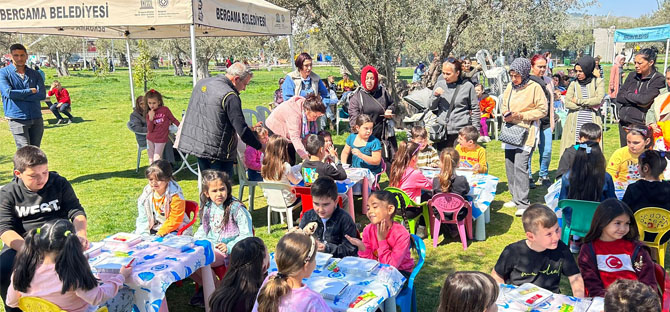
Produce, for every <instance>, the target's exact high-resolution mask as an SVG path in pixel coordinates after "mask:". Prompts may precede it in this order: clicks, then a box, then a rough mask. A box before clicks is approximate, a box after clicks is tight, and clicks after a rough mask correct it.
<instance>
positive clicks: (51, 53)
mask: <svg viewBox="0 0 670 312" xmlns="http://www.w3.org/2000/svg"><path fill="white" fill-rule="evenodd" d="M81 40H82V39H81V38H75V37H67V36H47V37H45V38H44V39H42V40H40V41H39V42H37V43H35V44H34V45H33V46H32V49H34V50H35V51H39V52H42V53H44V54H46V55H47V56H48V57H49V59H50V60H55V59H57V58H60V64H58V65H57V66H58V68H57V71H58V76H59V77H62V76H69V75H70V71H69V70H68V63H69V59H70V57H72V55H73V54H74V53H77V52H80V51H81ZM56 56H58V57H56ZM50 63H55V62H53V61H51V62H50Z"/></svg>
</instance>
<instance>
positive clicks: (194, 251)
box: [89, 236, 214, 312]
mask: <svg viewBox="0 0 670 312" xmlns="http://www.w3.org/2000/svg"><path fill="white" fill-rule="evenodd" d="M182 237H189V236H182ZM145 239H146V240H144V241H142V242H140V243H139V244H137V245H135V246H133V247H130V250H129V252H128V253H129V255H130V257H133V258H135V261H134V262H133V273H132V275H131V276H130V277H128V278H127V279H126V281H125V283H124V285H126V286H128V287H129V288H130V289H131V290H132V291H133V293H134V295H135V300H134V303H133V312H136V311H139V312H149V311H158V309H159V308H160V306H161V303H162V301H163V298H164V297H165V291H166V290H167V288H168V287H169V286H170V284H172V283H174V282H176V281H179V280H182V279H184V278H186V277H188V276H190V275H191V274H193V272H195V271H196V270H198V269H199V268H201V267H203V266H206V265H208V264H210V263H212V262H213V261H214V251H213V250H212V244H211V243H210V242H209V241H206V240H198V241H195V240H194V245H193V247H192V248H188V249H185V250H184V251H181V250H177V249H175V248H170V247H167V246H164V245H162V244H161V241H162V239H163V238H160V237H155V236H151V237H145ZM112 253H113V251H111V250H109V249H108V248H105V247H103V249H102V252H101V253H100V255H97V256H94V257H91V258H90V259H89V262H93V261H95V259H96V258H98V257H101V256H102V257H104V256H106V255H110V254H112Z"/></svg>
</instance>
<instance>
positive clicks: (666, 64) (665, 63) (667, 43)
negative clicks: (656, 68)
mask: <svg viewBox="0 0 670 312" xmlns="http://www.w3.org/2000/svg"><path fill="white" fill-rule="evenodd" d="M668 49H670V38H668V40H666V41H665V61H664V62H663V66H664V68H663V73H664V74H665V71H666V70H667V68H668Z"/></svg>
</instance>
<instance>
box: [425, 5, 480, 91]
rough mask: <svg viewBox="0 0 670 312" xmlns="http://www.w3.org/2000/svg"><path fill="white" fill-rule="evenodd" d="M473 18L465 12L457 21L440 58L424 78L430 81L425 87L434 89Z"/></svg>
mask: <svg viewBox="0 0 670 312" xmlns="http://www.w3.org/2000/svg"><path fill="white" fill-rule="evenodd" d="M472 18H473V16H472V15H471V14H470V12H469V11H468V10H464V11H463V12H461V14H460V15H459V16H458V18H457V19H456V25H455V26H454V28H453V29H452V30H451V32H450V33H449V38H447V40H445V41H444V45H442V51H441V53H440V56H439V57H436V58H435V59H433V62H432V63H431V64H430V67H428V73H427V74H426V75H425V76H424V77H426V78H429V79H424V80H422V81H424V82H423V83H424V85H425V86H426V87H428V88H432V87H433V86H434V85H435V83H437V77H439V76H440V74H442V65H441V64H442V62H443V61H444V60H446V59H447V57H449V54H450V53H451V51H453V50H454V47H455V46H456V45H457V44H458V38H459V35H460V34H461V33H463V31H465V29H466V28H468V26H469V25H470V23H471V22H472Z"/></svg>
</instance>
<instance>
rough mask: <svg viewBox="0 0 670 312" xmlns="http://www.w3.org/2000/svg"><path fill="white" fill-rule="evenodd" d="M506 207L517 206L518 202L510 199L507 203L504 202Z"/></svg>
mask: <svg viewBox="0 0 670 312" xmlns="http://www.w3.org/2000/svg"><path fill="white" fill-rule="evenodd" d="M503 207H504V208H516V204H515V203H514V202H513V201H508V202H506V203H505V204H503Z"/></svg>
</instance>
